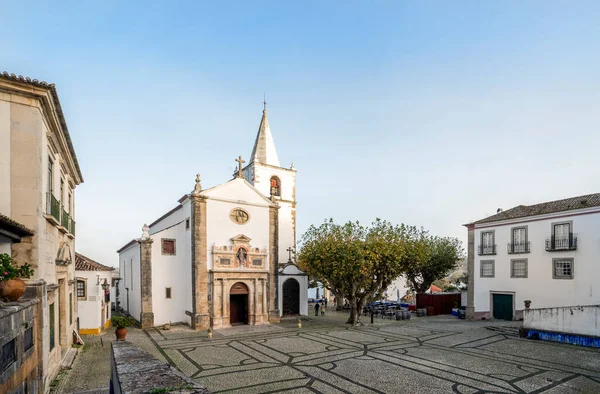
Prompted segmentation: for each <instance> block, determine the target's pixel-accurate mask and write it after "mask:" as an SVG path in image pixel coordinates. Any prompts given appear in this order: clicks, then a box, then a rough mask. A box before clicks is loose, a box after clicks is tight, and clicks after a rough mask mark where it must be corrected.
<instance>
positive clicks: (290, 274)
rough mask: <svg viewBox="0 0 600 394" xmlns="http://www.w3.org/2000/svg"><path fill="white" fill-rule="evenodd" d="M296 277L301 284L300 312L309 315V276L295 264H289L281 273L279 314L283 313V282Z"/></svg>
mask: <svg viewBox="0 0 600 394" xmlns="http://www.w3.org/2000/svg"><path fill="white" fill-rule="evenodd" d="M290 278H291V279H295V280H297V281H298V284H299V285H300V292H299V293H300V294H299V295H300V314H301V315H303V316H306V315H308V291H307V289H308V276H306V275H304V274H303V273H302V271H300V270H299V269H298V267H296V266H295V265H288V266H287V267H285V268H284V269H283V272H281V273H280V274H279V314H280V315H283V283H284V282H285V281H286V280H288V279H290Z"/></svg>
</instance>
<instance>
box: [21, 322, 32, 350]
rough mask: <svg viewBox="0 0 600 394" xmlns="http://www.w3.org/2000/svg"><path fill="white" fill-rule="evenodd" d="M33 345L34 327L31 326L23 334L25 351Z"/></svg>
mask: <svg viewBox="0 0 600 394" xmlns="http://www.w3.org/2000/svg"><path fill="white" fill-rule="evenodd" d="M32 347H33V327H29V328H28V329H27V330H25V333H24V334H23V351H24V352H26V351H28V350H29V349H31V348H32Z"/></svg>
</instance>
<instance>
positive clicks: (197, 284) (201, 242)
mask: <svg viewBox="0 0 600 394" xmlns="http://www.w3.org/2000/svg"><path fill="white" fill-rule="evenodd" d="M237 161H238V164H239V169H238V171H237V173H236V174H235V176H234V178H233V179H232V180H230V181H228V182H226V183H224V184H222V185H219V186H215V187H212V188H209V189H202V186H201V184H200V176H199V175H198V176H197V179H196V185H195V187H194V190H193V191H192V192H191V193H189V194H186V195H184V196H183V197H182V198H181V199H179V204H178V205H177V206H176V207H175V208H174V209H173V210H171V211H170V212H168V213H166V214H165V215H164V216H162V217H161V218H159V219H158V220H156V221H155V222H153V223H152V224H150V226H148V227H146V226H145V229H144V232H143V235H142V237H141V238H140V239H136V240H133V241H131V242H129V243H128V244H126V245H125V246H123V247H122V248H120V249H119V250H118V251H117V252H118V253H119V264H120V269H119V272H120V275H121V281H120V283H119V288H120V297H119V301H120V306H121V307H122V308H123V309H124V310H125V311H127V312H129V314H131V315H132V316H133V317H135V318H139V320H140V322H141V323H142V326H143V327H148V326H159V325H163V324H167V323H178V322H184V323H188V324H190V325H191V326H192V327H194V328H196V329H200V328H208V327H212V328H221V327H227V326H230V325H231V324H244V323H245V324H266V323H269V322H276V321H278V320H279V318H280V317H281V316H283V315H298V314H300V315H306V314H307V312H308V309H307V308H308V307H307V298H306V295H307V291H306V289H307V285H308V283H307V282H308V281H307V277H306V275H305V274H304V273H302V272H301V271H300V270H299V269H298V268H297V266H296V265H295V263H294V261H293V257H292V255H293V253H292V252H293V251H294V250H295V244H296V170H295V169H294V166H293V165H292V166H291V167H290V168H283V167H281V166H280V164H279V158H278V157H277V152H276V150H275V145H274V143H273V137H272V135H271V130H270V127H269V122H268V120H267V111H266V110H264V111H263V116H262V120H261V123H260V127H259V130H258V135H257V137H256V141H255V143H254V148H253V150H252V155H251V157H250V160H249V163H248V165H247V166H246V167H244V168H242V164H243V163H244V161H243V160H242V159H241V157H240V158H239V159H237Z"/></svg>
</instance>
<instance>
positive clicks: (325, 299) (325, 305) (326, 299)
mask: <svg viewBox="0 0 600 394" xmlns="http://www.w3.org/2000/svg"><path fill="white" fill-rule="evenodd" d="M325 308H327V298H325Z"/></svg>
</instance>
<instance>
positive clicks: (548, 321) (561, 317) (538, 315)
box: [523, 305, 600, 338]
mask: <svg viewBox="0 0 600 394" xmlns="http://www.w3.org/2000/svg"><path fill="white" fill-rule="evenodd" d="M523 328H525V329H527V330H540V331H546V332H553V333H560V334H576V335H584V336H589V337H599V338H600V305H585V306H570V307H561V308H539V309H526V310H524V311H523Z"/></svg>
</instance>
